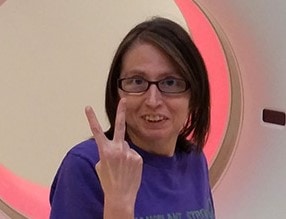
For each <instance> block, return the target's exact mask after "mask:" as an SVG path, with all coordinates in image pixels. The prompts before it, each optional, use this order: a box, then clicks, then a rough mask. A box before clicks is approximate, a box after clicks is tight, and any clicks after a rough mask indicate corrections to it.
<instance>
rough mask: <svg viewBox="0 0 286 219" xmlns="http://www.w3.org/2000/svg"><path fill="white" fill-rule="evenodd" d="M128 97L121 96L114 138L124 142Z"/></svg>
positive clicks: (116, 140)
mask: <svg viewBox="0 0 286 219" xmlns="http://www.w3.org/2000/svg"><path fill="white" fill-rule="evenodd" d="M125 113H126V98H121V99H120V101H119V103H118V107H117V112H116V119H115V127H114V136H113V140H114V141H115V142H123V141H124V138H125Z"/></svg>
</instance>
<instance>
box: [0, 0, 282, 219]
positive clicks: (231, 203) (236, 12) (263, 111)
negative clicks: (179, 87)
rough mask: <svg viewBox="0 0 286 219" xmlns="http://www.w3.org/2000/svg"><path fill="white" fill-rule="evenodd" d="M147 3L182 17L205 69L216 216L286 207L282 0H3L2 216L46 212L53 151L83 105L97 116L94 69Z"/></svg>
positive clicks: (77, 135)
mask: <svg viewBox="0 0 286 219" xmlns="http://www.w3.org/2000/svg"><path fill="white" fill-rule="evenodd" d="M152 15H162V16H167V17H170V18H172V19H175V20H176V21H178V22H180V23H181V24H182V25H185V27H186V28H187V29H189V30H190V34H191V35H192V37H193V38H194V40H195V41H196V42H197V44H198V46H199V48H200V49H201V51H202V53H203V55H204V57H205V59H206V62H207V65H208V68H209V71H210V80H211V87H212V94H213V95H212V104H213V111H212V116H213V118H212V131H211V135H210V139H209V142H208V145H207V147H206V150H205V153H206V155H207V157H208V162H209V166H210V179H211V184H212V187H213V195H214V200H215V207H216V214H217V218H218V219H253V218H261V219H264V218H265V219H268V218H286V204H285V203H286V198H285V197H286V189H285V184H286V171H285V170H286V169H285V166H286V147H285V146H286V129H285V112H286V92H285V90H284V89H285V85H286V74H285V72H284V71H285V70H286V64H285V61H284V59H285V58H286V43H285V38H286V30H285V28H283V26H285V24H284V25H283V23H285V21H286V3H285V2H284V1H282V0H276V1H272V2H271V1H267V0H252V1H246V0H194V1H191V0H175V1H172V0H152V1H140V2H139V1H137V2H135V1H131V0H122V1H112V0H107V1H90V0H87V1H78V2H77V1H74V2H73V3H71V2H69V4H68V3H67V2H66V1H64V0H59V1H36V0H31V1H21V2H20V1H13V0H7V1H5V0H4V1H3V0H2V1H0V39H1V40H0V63H1V65H0V85H1V86H0V96H1V103H0V110H1V111H0V112H1V115H0V119H1V120H0V121H1V124H0V218H1V219H2V218H5V219H6V218H47V217H48V212H49V204H48V193H49V185H50V183H51V180H52V178H53V175H54V173H55V171H56V169H57V167H58V165H59V163H60V161H61V159H62V157H63V156H64V155H65V153H66V152H67V150H68V149H69V148H70V147H71V146H72V145H74V144H76V143H77V142H78V141H81V140H82V139H84V138H87V137H89V131H88V127H87V124H86V122H85V118H84V115H83V108H84V106H85V105H87V104H90V103H91V104H93V105H95V109H96V111H97V112H98V114H99V115H100V117H101V122H102V124H106V123H107V122H106V117H105V114H104V111H103V109H102V108H103V107H102V106H103V103H104V99H103V96H104V94H103V92H104V83H102V81H103V80H105V79H106V74H105V73H104V72H107V71H108V66H109V64H110V63H109V61H110V60H111V58H112V54H113V52H114V49H115V48H116V45H117V44H118V42H119V41H120V39H121V37H123V35H124V34H125V33H126V31H127V30H128V29H130V27H131V26H133V25H134V24H135V23H137V22H139V21H142V20H143V19H145V18H146V17H149V16H152ZM131 18H132V19H131ZM115 33H116V34H115ZM99 51H100V52H99ZM99 72H101V74H100V73H99ZM95 75H96V77H95ZM106 126H107V125H106Z"/></svg>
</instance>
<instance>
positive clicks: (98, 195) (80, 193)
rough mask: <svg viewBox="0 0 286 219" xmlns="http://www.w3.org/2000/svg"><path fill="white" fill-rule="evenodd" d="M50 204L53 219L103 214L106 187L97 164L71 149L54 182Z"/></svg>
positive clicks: (100, 216)
mask: <svg viewBox="0 0 286 219" xmlns="http://www.w3.org/2000/svg"><path fill="white" fill-rule="evenodd" d="M50 204H51V214H50V218H51V219H57V218H60V219H65V218H68V219H73V218H85V219H88V218H102V215H103V191H102V189H101V187H100V182H99V179H98V176H97V174H96V171H95V168H94V164H92V163H90V162H89V161H88V159H85V158H84V157H82V156H80V155H78V154H73V153H68V154H67V156H66V157H65V158H64V160H63V162H62V164H61V166H60V168H59V169H58V172H57V174H56V176H55V178H54V181H53V183H52V186H51V193H50Z"/></svg>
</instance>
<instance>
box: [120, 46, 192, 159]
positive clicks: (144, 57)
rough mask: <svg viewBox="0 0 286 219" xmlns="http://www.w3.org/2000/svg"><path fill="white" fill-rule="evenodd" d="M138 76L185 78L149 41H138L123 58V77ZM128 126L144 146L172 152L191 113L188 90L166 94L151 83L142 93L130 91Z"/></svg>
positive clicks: (136, 140) (125, 93) (138, 142)
mask: <svg viewBox="0 0 286 219" xmlns="http://www.w3.org/2000/svg"><path fill="white" fill-rule="evenodd" d="M129 77H139V78H143V79H146V80H148V81H158V80H162V79H165V78H169V77H173V78H182V77H181V76H180V75H179V73H178V70H177V68H176V66H175V65H174V64H173V62H171V60H170V59H169V57H168V56H166V55H165V54H164V53H163V52H162V51H161V50H160V49H158V48H157V47H155V46H153V45H152V44H149V43H136V44H134V45H133V47H131V49H130V50H129V51H128V52H127V53H126V54H125V56H124V57H123V60H122V70H121V75H120V78H129ZM119 95H120V97H121V98H122V97H125V98H126V100H127V108H126V124H127V125H126V130H127V133H128V135H129V137H130V139H131V140H132V141H133V143H135V144H136V145H137V146H138V147H141V148H142V149H144V150H146V151H149V152H153V153H157V154H162V155H169V156H170V155H172V154H173V153H174V150H175V145H176V141H177V137H178V135H179V133H180V130H181V129H182V128H183V126H184V124H185V122H186V119H187V117H188V115H189V98H190V92H189V90H187V91H185V92H183V93H178V94H166V93H162V92H161V91H159V90H158V88H157V87H156V85H154V84H152V85H151V86H150V87H149V89H148V90H147V91H145V92H142V93H139V94H138V93H137V94H134V93H127V92H125V91H122V90H121V89H119Z"/></svg>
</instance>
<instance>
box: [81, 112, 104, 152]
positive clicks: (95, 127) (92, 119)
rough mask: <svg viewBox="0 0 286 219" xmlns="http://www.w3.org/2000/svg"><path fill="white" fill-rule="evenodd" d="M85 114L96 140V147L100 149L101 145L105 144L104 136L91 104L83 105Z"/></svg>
mask: <svg viewBox="0 0 286 219" xmlns="http://www.w3.org/2000/svg"><path fill="white" fill-rule="evenodd" d="M85 115H86V117H87V120H88V123H89V127H90V130H91V132H92V134H93V137H94V138H95V141H96V142H97V145H98V148H99V149H101V146H102V145H104V144H106V140H107V139H106V137H105V135H104V133H103V131H102V128H101V126H100V124H99V122H98V120H97V118H96V115H95V113H94V111H93V109H92V107H91V106H87V107H85Z"/></svg>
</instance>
